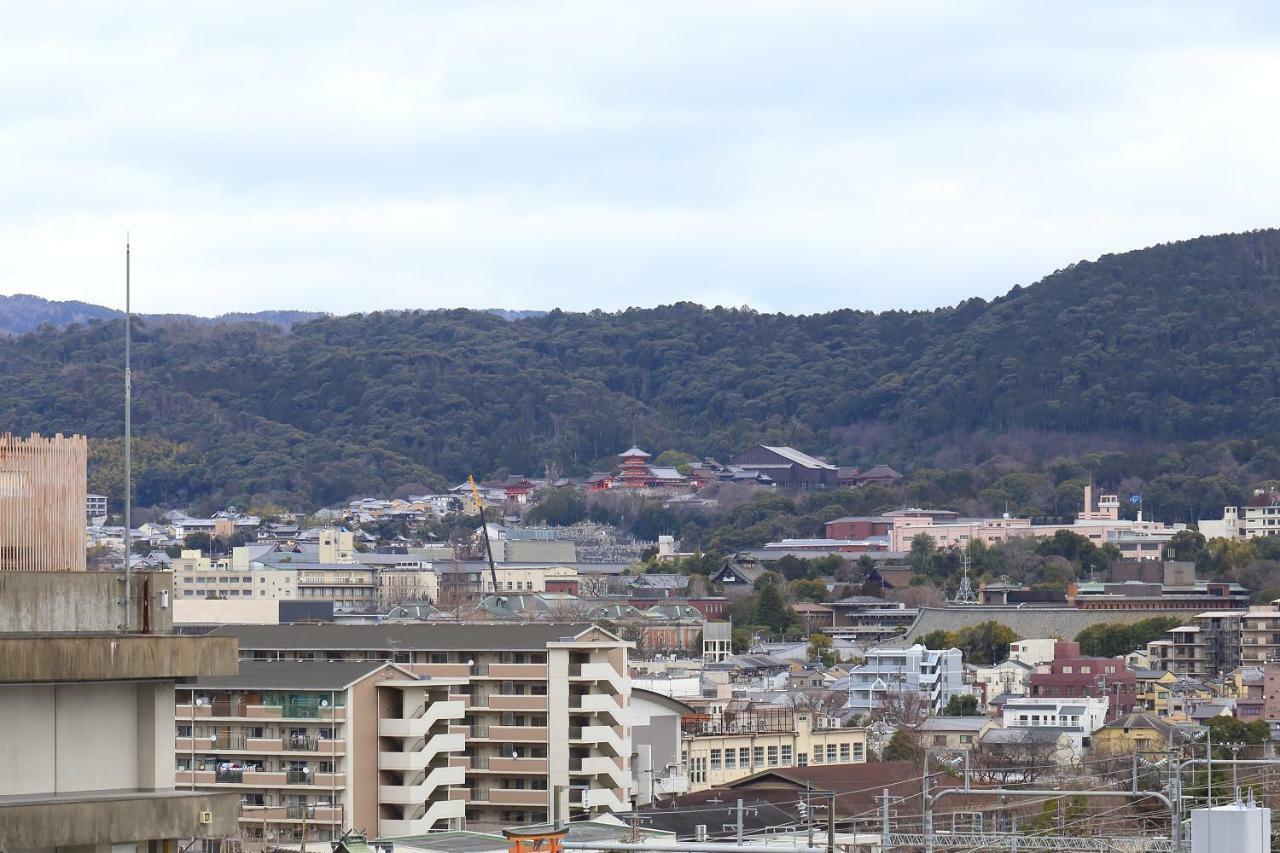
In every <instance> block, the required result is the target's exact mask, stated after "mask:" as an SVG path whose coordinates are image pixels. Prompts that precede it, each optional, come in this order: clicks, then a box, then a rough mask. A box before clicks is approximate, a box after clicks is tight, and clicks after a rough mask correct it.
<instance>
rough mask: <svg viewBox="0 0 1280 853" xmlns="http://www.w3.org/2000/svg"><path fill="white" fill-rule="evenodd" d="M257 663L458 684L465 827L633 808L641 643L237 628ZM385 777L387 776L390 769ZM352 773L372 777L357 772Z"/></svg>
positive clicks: (334, 628) (610, 638)
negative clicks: (632, 711) (326, 664)
mask: <svg viewBox="0 0 1280 853" xmlns="http://www.w3.org/2000/svg"><path fill="white" fill-rule="evenodd" d="M213 636H234V637H237V638H238V639H239V641H240V650H241V656H242V658H244V659H247V660H254V661H274V660H291V661H372V662H382V663H394V664H396V665H397V666H399V667H401V668H403V669H404V670H405V671H406V672H410V673H413V674H414V675H418V676H429V677H430V678H432V679H433V680H434V679H458V680H459V683H457V684H456V685H452V686H451V687H450V691H449V696H450V699H451V700H454V701H460V702H462V703H463V704H462V709H463V719H462V720H461V721H460V723H459V724H457V725H454V726H453V732H454V733H457V734H461V735H462V739H463V744H462V752H461V756H460V758H459V760H458V764H459V765H460V766H462V768H463V772H464V780H463V782H462V783H460V784H461V786H462V788H463V789H464V790H465V791H466V794H465V797H466V799H465V803H466V806H465V810H464V814H463V817H464V818H465V820H466V823H467V826H469V827H472V828H475V827H477V826H480V827H496V826H504V825H510V824H513V823H531V822H541V821H546V820H550V819H555V818H561V819H563V818H564V817H567V816H570V815H579V814H587V813H592V814H594V813H599V812H623V811H629V810H630V807H631V790H632V782H631V767H630V762H631V754H632V748H631V723H630V719H629V706H630V694H631V680H630V677H629V675H628V666H627V659H628V653H629V649H630V647H631V644H630V643H628V642H626V641H624V640H622V639H620V638H618V637H616V636H615V635H613V634H611V633H609V632H608V631H606V630H604V629H602V628H599V627H597V626H592V625H569V624H546V623H515V624H513V623H485V624H481V623H468V624H461V625H459V624H394V625H389V624H383V625H333V624H325V625H301V624H297V625H263V626H235V627H232V626H227V627H224V628H219V629H217V630H215V631H214V632H213ZM383 769H387V768H385V767H384V768H383ZM353 772H354V773H362V772H373V768H372V765H371V766H370V768H369V769H368V770H366V771H361V770H360V769H359V768H358V767H357V768H356V769H354V770H353Z"/></svg>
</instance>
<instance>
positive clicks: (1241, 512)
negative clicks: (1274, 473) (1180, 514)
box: [1199, 489, 1280, 539]
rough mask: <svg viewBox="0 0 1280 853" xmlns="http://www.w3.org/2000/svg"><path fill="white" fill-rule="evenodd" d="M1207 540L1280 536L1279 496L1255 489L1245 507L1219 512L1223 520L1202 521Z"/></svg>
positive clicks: (1266, 490)
mask: <svg viewBox="0 0 1280 853" xmlns="http://www.w3.org/2000/svg"><path fill="white" fill-rule="evenodd" d="M1199 528H1200V532H1201V533H1203V534H1204V536H1205V538H1206V539H1216V538H1220V539H1254V538H1256V537H1259V536H1280V492H1277V491H1273V490H1271V489H1258V490H1256V491H1255V492H1254V493H1253V495H1252V496H1251V497H1250V498H1249V500H1248V502H1246V503H1245V505H1244V506H1240V507H1235V506H1228V507H1223V508H1222V519H1221V520H1211V521H1201V522H1200V524H1199Z"/></svg>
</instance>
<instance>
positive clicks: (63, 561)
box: [0, 433, 89, 572]
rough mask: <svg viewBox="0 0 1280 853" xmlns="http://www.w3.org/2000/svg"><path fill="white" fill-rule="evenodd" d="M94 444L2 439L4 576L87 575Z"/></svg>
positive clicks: (78, 439) (76, 438) (0, 552)
mask: <svg viewBox="0 0 1280 853" xmlns="http://www.w3.org/2000/svg"><path fill="white" fill-rule="evenodd" d="M88 458H89V444H88V441H87V440H86V439H85V437H84V436H82V435H73V436H70V437H64V436H63V435H62V434H61V433H59V434H58V435H55V436H54V437H53V438H43V437H41V436H39V435H35V434H32V435H31V436H30V437H28V438H19V437H17V436H14V435H10V434H9V433H5V434H4V435H2V436H0V571H19V572H83V571H84V570H85V534H84V527H85V491H86V482H85V480H86V471H87V467H88Z"/></svg>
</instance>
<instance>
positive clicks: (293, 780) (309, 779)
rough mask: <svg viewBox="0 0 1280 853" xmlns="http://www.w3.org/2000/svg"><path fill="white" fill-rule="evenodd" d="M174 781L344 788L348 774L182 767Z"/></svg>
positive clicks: (261, 786) (189, 783) (278, 786)
mask: <svg viewBox="0 0 1280 853" xmlns="http://www.w3.org/2000/svg"><path fill="white" fill-rule="evenodd" d="M174 783H175V784H176V785H178V786H182V785H245V786H248V787H255V788H286V787H289V788H291V787H295V786H298V785H305V786H307V787H312V788H343V787H345V786H346V784H347V774H346V773H303V772H302V771H300V770H230V769H228V770H178V771H176V772H175V773H174Z"/></svg>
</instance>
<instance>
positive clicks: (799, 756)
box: [796, 752, 809, 767]
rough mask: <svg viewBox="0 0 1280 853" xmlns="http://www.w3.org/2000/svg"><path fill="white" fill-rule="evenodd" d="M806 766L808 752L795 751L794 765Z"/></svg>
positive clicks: (807, 764)
mask: <svg viewBox="0 0 1280 853" xmlns="http://www.w3.org/2000/svg"><path fill="white" fill-rule="evenodd" d="M808 766H809V753H807V752H797V753H796V767H808Z"/></svg>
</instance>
